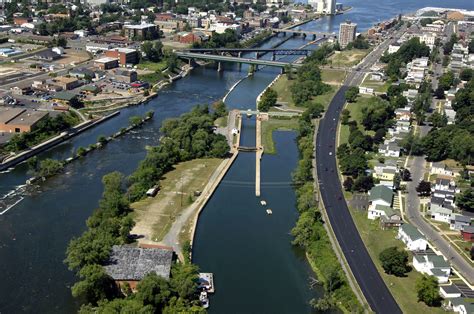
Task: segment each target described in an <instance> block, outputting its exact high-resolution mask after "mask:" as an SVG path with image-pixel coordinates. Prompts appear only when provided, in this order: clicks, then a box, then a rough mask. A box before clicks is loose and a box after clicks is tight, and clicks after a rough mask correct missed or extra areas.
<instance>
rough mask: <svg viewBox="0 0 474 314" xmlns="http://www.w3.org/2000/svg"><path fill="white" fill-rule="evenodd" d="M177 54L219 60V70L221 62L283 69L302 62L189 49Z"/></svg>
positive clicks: (184, 56) (191, 58)
mask: <svg viewBox="0 0 474 314" xmlns="http://www.w3.org/2000/svg"><path fill="white" fill-rule="evenodd" d="M175 54H176V56H178V57H180V58H185V59H188V60H189V61H190V62H192V61H193V60H194V59H200V60H210V61H217V62H218V71H221V70H222V66H221V62H234V63H245V64H252V65H255V66H259V65H266V66H272V67H279V68H282V69H283V68H285V67H287V66H291V67H300V66H301V64H299V63H292V62H285V61H274V60H263V59H250V58H239V57H233V56H224V55H214V54H205V53H196V52H189V51H175Z"/></svg>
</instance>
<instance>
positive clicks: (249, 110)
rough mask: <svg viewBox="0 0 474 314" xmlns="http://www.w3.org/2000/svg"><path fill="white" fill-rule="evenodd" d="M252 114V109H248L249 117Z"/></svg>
mask: <svg viewBox="0 0 474 314" xmlns="http://www.w3.org/2000/svg"><path fill="white" fill-rule="evenodd" d="M251 116H252V110H251V109H248V110H247V117H248V118H250V117H251Z"/></svg>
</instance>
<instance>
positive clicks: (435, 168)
mask: <svg viewBox="0 0 474 314" xmlns="http://www.w3.org/2000/svg"><path fill="white" fill-rule="evenodd" d="M432 174H439V175H444V176H453V175H454V173H453V171H452V170H451V169H449V168H448V167H447V166H446V165H445V164H444V163H443V162H432V163H431V168H430V175H432Z"/></svg>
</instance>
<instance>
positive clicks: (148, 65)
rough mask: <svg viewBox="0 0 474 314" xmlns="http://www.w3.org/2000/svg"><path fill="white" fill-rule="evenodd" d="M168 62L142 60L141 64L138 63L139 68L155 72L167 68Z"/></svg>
mask: <svg viewBox="0 0 474 314" xmlns="http://www.w3.org/2000/svg"><path fill="white" fill-rule="evenodd" d="M166 67H167V66H166V62H165V61H160V62H151V61H142V62H140V63H139V64H137V68H138V69H140V70H149V71H154V72H157V71H158V72H161V71H164V70H165V69H166Z"/></svg>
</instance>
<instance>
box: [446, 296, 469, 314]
mask: <svg viewBox="0 0 474 314" xmlns="http://www.w3.org/2000/svg"><path fill="white" fill-rule="evenodd" d="M448 308H450V309H452V310H453V312H455V313H459V314H472V313H474V304H472V303H470V302H468V301H467V300H464V299H463V298H454V299H450V300H449V303H448Z"/></svg>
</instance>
